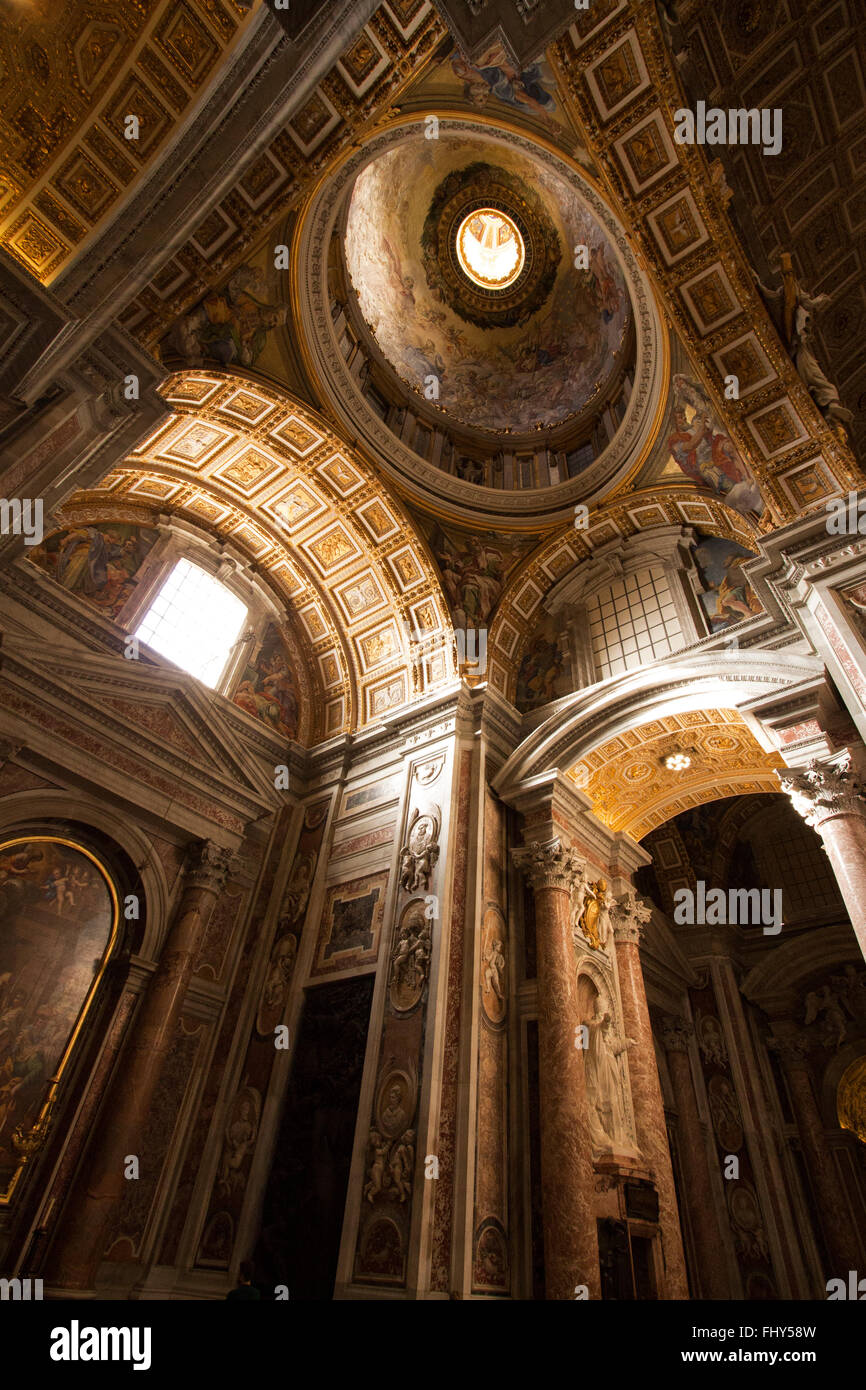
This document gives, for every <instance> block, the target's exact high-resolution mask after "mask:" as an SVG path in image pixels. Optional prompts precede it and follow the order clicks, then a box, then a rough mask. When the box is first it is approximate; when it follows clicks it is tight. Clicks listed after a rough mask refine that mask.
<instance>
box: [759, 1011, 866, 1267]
mask: <svg viewBox="0 0 866 1390" xmlns="http://www.w3.org/2000/svg"><path fill="white" fill-rule="evenodd" d="M770 1046H771V1048H772V1049H773V1051H774V1052H776V1053H778V1055H779V1058H780V1059H781V1062H782V1066H783V1067H784V1069H785V1077H786V1080H787V1082H788V1092H789V1094H790V1097H791V1106H792V1108H793V1111H794V1119H795V1120H796V1123H797V1133H798V1134H799V1136H800V1143H801V1144H802V1145H803V1157H804V1159H805V1161H806V1169H807V1171H808V1175H809V1182H810V1184H811V1187H812V1191H813V1193H814V1195H815V1197H816V1198H817V1201H818V1207H819V1211H818V1218H819V1220H820V1222H821V1229H822V1230H823V1232H824V1236H825V1238H826V1241H827V1247H828V1253H829V1256H830V1259H831V1261H832V1268H831V1269H828V1270H827V1271H826V1273H827V1276H828V1278H833V1279H847V1277H848V1271H849V1270H851V1269H856V1268H857V1266H858V1263H859V1260H860V1251H859V1246H858V1242H857V1240H856V1239H855V1238H854V1236H853V1233H852V1231H851V1220H850V1217H849V1215H848V1214H847V1213H846V1211H845V1205H844V1203H843V1201H842V1199H841V1193H840V1191H839V1179H838V1176H837V1174H836V1168H835V1164H834V1163H833V1155H832V1154H831V1152H830V1149H829V1147H828V1145H827V1137H826V1135H825V1133H824V1122H823V1120H822V1118H821V1112H820V1110H819V1109H818V1102H817V1101H816V1099H815V1092H814V1090H813V1089H812V1077H811V1074H810V1068H809V1062H808V1053H809V1047H808V1042H807V1041H806V1040H805V1039H803V1038H800V1037H799V1036H798V1034H797V1033H796V1031H795V1030H793V1028H792V1029H790V1030H785V1031H784V1032H783V1033H781V1035H780V1036H776V1037H775V1038H772V1039H771V1040H770Z"/></svg>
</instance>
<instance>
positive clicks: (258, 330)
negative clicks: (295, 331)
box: [162, 265, 286, 367]
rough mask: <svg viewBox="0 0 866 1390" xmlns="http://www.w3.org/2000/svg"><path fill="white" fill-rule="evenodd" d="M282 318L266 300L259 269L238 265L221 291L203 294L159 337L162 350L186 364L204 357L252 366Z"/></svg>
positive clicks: (200, 361)
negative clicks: (193, 305) (166, 334)
mask: <svg viewBox="0 0 866 1390" xmlns="http://www.w3.org/2000/svg"><path fill="white" fill-rule="evenodd" d="M285 321H286V310H285V309H283V308H280V307H279V306H278V305H276V304H271V303H269V302H268V289H267V286H266V284H265V277H264V273H263V271H262V270H261V269H260V268H258V267H257V266H251V265H242V266H239V267H238V269H237V270H236V271H235V273H234V275H232V277H231V279H230V280H229V281H228V283H227V284H226V285H225V286H224V287H223V288H222V289H221V290H212V291H211V292H210V294H207V295H205V297H204V299H203V300H202V301H201V303H200V304H197V305H196V307H195V308H194V309H193V310H192V311H191V312H190V313H188V314H186V315H185V316H184V317H183V318H182V319H181V320H180V322H179V323H178V324H177V326H176V327H175V328H173V329H172V331H171V332H170V333H169V334H168V336H167V337H166V338H165V339H164V340H163V343H162V355H163V357H164V359H165V360H167V361H171V360H180V361H182V362H184V363H185V364H186V365H187V366H189V367H202V366H204V364H205V362H219V363H220V365H221V366H223V367H228V366H231V365H232V364H233V363H236V364H237V365H238V366H241V367H251V366H252V365H253V363H254V362H255V361H256V359H257V358H258V357H260V356H261V354H262V352H263V350H264V347H265V344H266V343H267V341H268V338H269V337H270V335H271V333H272V332H273V330H274V329H275V328H278V327H281V326H282V324H284V323H285Z"/></svg>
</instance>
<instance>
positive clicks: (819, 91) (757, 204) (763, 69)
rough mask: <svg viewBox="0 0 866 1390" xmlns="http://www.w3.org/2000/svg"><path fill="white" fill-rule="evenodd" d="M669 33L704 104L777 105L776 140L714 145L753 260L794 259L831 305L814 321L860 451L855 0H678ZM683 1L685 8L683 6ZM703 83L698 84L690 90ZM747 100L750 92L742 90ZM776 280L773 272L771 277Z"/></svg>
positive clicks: (863, 211)
mask: <svg viewBox="0 0 866 1390" xmlns="http://www.w3.org/2000/svg"><path fill="white" fill-rule="evenodd" d="M679 9H680V11H681V14H682V25H681V29H680V31H679V32H678V34H677V35H676V36H675V42H676V43H677V47H678V48H679V49H680V53H681V57H682V60H683V63H684V67H683V68H682V71H683V72H684V77H685V81H686V86H687V88H688V90H689V91H690V92H692V91H693V92H694V93H695V94H696V95H700V96H702V97H705V99H706V101H707V105H714V106H721V107H723V108H728V107H740V106H745V105H748V106H757V107H769V108H780V109H781V110H782V112H783V130H784V139H783V144H782V149H781V150H780V152H779V154H778V155H776V156H773V157H772V158H770V159H765V158H764V157H763V154H762V152H761V149H760V147H754V146H750V145H743V146H738V147H737V148H736V149H733V150H730V151H727V150H722V151H719V153H720V154H721V155H722V158H723V159H724V160H725V163H726V166H727V167H728V168H729V170H730V171H731V172H730V173H729V180H728V181H729V182H730V183H731V184H735V185H736V186H737V187H738V188H739V187H742V190H743V191H742V194H740V195H739V196H737V195H735V198H734V204H733V207H734V210H735V213H736V216H737V218H738V220H739V222H740V224H741V228H742V231H743V233H744V235H745V237H746V240H747V243H748V245H749V249H750V251H751V252H752V254H754V255H755V256H756V257H761V258H763V257H766V260H767V263H768V264H769V266H770V267H771V268H772V269H773V270H774V271H775V270H777V267H778V264H779V258H780V256H781V253H782V252H786V251H787V252H789V253H791V255H792V256H793V259H794V265H795V267H796V270H797V274H798V276H799V278H800V279H801V281H802V282H803V283H804V284H805V285H807V286H808V288H809V290H810V292H811V293H812V294H819V293H822V292H823V293H829V294H831V295H832V297H833V302H832V303H831V304H830V305H829V306H828V307H827V308H826V309H825V310H824V311H822V312H821V313H819V314H818V315H817V317H816V320H815V337H816V355H817V357H818V358H819V360H820V361H821V363H822V364H823V366H824V367H825V368H826V369H827V371H828V373H829V375H830V377H831V379H832V380H833V382H834V383H835V384H836V386H838V388H839V390H840V392H841V395H842V398H843V401H844V403H845V405H847V406H848V407H850V409H851V410H852V411H853V413H854V417H855V418H854V422H853V425H852V426H851V434H852V441H853V444H854V448H855V451H857V452H858V453H859V454H860V455H861V456H862V454H863V452H864V450H866V365H864V362H863V353H862V343H863V328H864V315H866V244H864V237H866V140H864V136H866V82H864V70H866V29H864V24H863V15H864V11H863V6H862V4H861V3H859V0H855V3H854V4H853V5H849V4H841V3H840V4H824V5H814V6H791V5H787V4H782V3H779V0H762V3H761V4H759V5H754V6H751V7H743V6H737V5H731V6H725V7H724V8H723V9H722V10H718V9H717V8H716V7H714V6H706V5H695V4H693V5H690V6H688V7H686V6H683V5H681V6H680V7H679ZM687 10H688V13H686V11H687ZM698 87H699V88H700V91H697V88H698ZM746 98H747V99H746ZM773 283H774V284H778V278H774V280H773Z"/></svg>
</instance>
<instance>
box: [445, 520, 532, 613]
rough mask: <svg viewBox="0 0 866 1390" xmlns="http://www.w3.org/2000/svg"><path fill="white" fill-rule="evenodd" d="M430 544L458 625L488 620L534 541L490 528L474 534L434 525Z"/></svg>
mask: <svg viewBox="0 0 866 1390" xmlns="http://www.w3.org/2000/svg"><path fill="white" fill-rule="evenodd" d="M429 541H430V548H431V550H432V551H433V554H434V555H435V557H436V561H437V563H438V565H439V569H440V571H441V574H442V586H443V588H444V590H445V593H446V596H447V598H448V602H449V604H450V606H451V612H452V614H453V617H454V624H455V626H456V627H462V628H478V627H484V626H485V624H486V623H488V622H489V620H490V618H491V616H492V614H493V612H494V609H495V608H496V605H497V603H498V602H499V598H500V596H501V594H502V591H503V589H504V588H505V582H506V580H507V578H508V576H509V574H510V573H511V571H512V570H513V569H514V566H515V565H516V564H517V563H518V561H519V560H520V559H521V558H522V557H523V556H524V555H525V554H526V552H527V551H528V550H529V549H531V547H532V542H531V541H527V542H519V541H515V540H514V538H513V537H512V536H504V535H498V534H497V533H496V532H493V531H491V532H488V533H487V534H486V535H485V536H483V537H482V536H473V535H470V534H469V533H468V532H465V531H458V530H457V529H456V528H454V527H451V526H449V527H442V526H440V525H439V524H438V523H437V524H436V525H435V526H433V528H432V530H431V532H430V535H429Z"/></svg>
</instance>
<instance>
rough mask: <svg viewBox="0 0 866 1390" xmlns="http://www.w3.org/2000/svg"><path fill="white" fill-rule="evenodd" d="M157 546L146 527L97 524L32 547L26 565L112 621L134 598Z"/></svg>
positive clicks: (156, 537)
mask: <svg viewBox="0 0 866 1390" xmlns="http://www.w3.org/2000/svg"><path fill="white" fill-rule="evenodd" d="M158 540H159V532H158V531H155V530H153V529H152V528H151V527H149V526H136V525H133V524H132V523H130V522H124V521H99V522H96V523H94V524H93V525H92V526H76V527H73V528H71V529H70V530H68V531H56V532H55V533H54V535H53V536H48V537H47V538H46V539H45V540H44V541H43V543H42V544H41V545H37V546H34V547H33V549H32V550H31V551H30V554H29V556H28V559H30V560H32V561H33V563H34V564H36V565H38V566H39V568H40V569H41V570H44V571H45V573H46V574H50V575H51V578H52V579H56V580H57V582H58V584H62V585H63V587H64V589H69V590H70V592H71V593H73V594H78V596H79V598H83V599H86V600H87V602H88V603H91V604H93V606H94V608H98V609H99V610H100V612H102V613H104V614H105V615H106V617H109V618H116V617H117V615H118V613H119V612H120V610H121V608H123V606H124V604H125V603H126V600H127V599H128V598H129V596H130V595H131V594H132V593H133V591H134V589H135V586H136V583H137V582H138V581H137V578H136V576H137V575H138V572H139V570H140V569H141V567H142V565H143V564H144V562H145V560H146V559H147V556H148V554H149V552H150V550H151V549H152V548H153V546H154V544H155V543H156V541H158Z"/></svg>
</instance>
